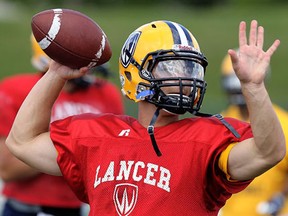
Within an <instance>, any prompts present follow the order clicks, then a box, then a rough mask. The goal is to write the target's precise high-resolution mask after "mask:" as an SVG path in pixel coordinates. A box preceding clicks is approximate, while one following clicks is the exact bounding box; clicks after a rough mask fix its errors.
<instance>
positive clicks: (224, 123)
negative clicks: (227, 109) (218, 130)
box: [194, 112, 241, 138]
mask: <svg viewBox="0 0 288 216" xmlns="http://www.w3.org/2000/svg"><path fill="white" fill-rule="evenodd" d="M194 115H195V116H200V117H215V118H217V119H219V121H221V123H222V124H223V125H224V126H225V127H226V128H227V129H228V130H229V131H231V133H232V134H233V135H234V136H235V137H236V138H240V137H241V136H240V134H239V133H238V132H237V131H236V130H235V128H234V127H233V126H232V125H231V124H229V123H228V122H227V121H226V120H225V119H224V118H223V116H222V115H221V114H214V115H211V114H206V113H199V112H197V113H194Z"/></svg>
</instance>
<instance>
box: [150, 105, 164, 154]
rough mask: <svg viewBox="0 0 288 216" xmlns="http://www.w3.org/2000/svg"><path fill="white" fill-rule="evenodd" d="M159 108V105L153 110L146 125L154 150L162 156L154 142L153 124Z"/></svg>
mask: <svg viewBox="0 0 288 216" xmlns="http://www.w3.org/2000/svg"><path fill="white" fill-rule="evenodd" d="M160 109H161V108H159V107H158V108H157V110H156V111H155V113H154V115H153V117H152V119H151V122H150V124H149V126H148V127H147V131H148V134H149V135H150V139H151V142H152V145H153V148H154V151H155V152H156V154H157V156H158V157H160V156H162V153H161V151H160V149H159V148H158V145H157V142H156V139H155V136H154V125H155V123H156V120H157V118H158V116H159V111H160Z"/></svg>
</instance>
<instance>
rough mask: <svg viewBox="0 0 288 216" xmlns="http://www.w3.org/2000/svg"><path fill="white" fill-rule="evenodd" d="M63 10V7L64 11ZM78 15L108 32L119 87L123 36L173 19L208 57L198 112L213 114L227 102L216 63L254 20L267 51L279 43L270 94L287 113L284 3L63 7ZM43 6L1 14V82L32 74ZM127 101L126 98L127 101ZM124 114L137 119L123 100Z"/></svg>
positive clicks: (287, 46)
mask: <svg viewBox="0 0 288 216" xmlns="http://www.w3.org/2000/svg"><path fill="white" fill-rule="evenodd" d="M62 7H63V6H62ZM65 7H66V8H71V9H75V10H79V11H81V12H83V13H86V14H87V15H88V16H90V17H92V18H93V19H94V20H95V21H96V22H98V23H99V24H100V25H101V27H102V28H103V29H104V31H105V32H106V34H107V36H108V38H109V40H110V43H111V45H112V49H113V56H112V59H111V67H112V69H113V70H114V71H115V76H114V77H113V78H112V79H111V80H112V81H113V82H115V83H116V84H117V85H119V80H118V65H117V64H118V56H119V53H120V49H121V46H122V44H123V43H124V41H125V39H126V38H127V36H128V35H129V34H130V33H131V32H132V31H133V30H135V29H136V28H137V27H138V26H140V25H142V24H144V23H146V22H149V21H152V20H159V19H165V20H172V21H176V22H179V23H181V24H183V25H184V26H186V27H187V28H188V29H190V30H191V32H192V33H193V34H194V36H195V37H196V38H197V40H198V42H199V44H200V46H201V50H202V52H204V54H205V55H206V56H207V58H208V61H209V66H208V68H207V73H206V80H207V82H208V90H207V93H206V97H205V99H204V103H203V108H202V111H204V112H211V113H216V112H220V111H221V110H222V109H223V108H224V107H225V106H226V98H225V95H224V94H223V92H222V90H221V85H220V64H221V61H222V58H223V57H224V55H225V54H226V52H227V50H228V48H234V47H237V46H238V38H237V37H238V24H239V22H240V21H241V20H245V21H247V22H250V21H251V20H252V19H257V20H258V21H259V23H260V24H261V25H263V26H264V27H265V33H266V34H265V36H266V38H265V39H266V41H265V48H268V46H270V44H271V43H272V42H273V40H274V39H276V38H279V39H280V40H281V45H280V48H279V49H278V50H277V52H276V53H275V55H274V56H273V58H272V62H271V67H272V76H271V78H270V80H269V86H268V89H269V92H270V95H271V98H272V100H273V101H274V102H276V103H278V104H279V105H281V106H282V107H285V108H288V97H286V94H285V93H286V92H287V90H288V85H287V84H286V83H287V81H288V75H286V73H287V72H286V67H287V64H288V52H287V50H288V40H287V39H288V28H287V26H288V25H287V24H288V16H287V10H288V4H285V5H262V6H261V5H254V6H251V7H247V6H246V7H244V6H239V5H238V6H237V5H223V6H217V7H214V8H210V9H201V8H193V7H187V6H181V5H170V6H167V5H165V6H164V5H156V6H149V7H148V6H135V7H133V6H129V7H121V8H119V7H117V8H116V7H101V8H98V7H84V6H79V5H78V6H77V5H72V6H68V5H67V6H65ZM45 9H50V7H47V6H44V5H43V6H37V7H33V9H32V8H29V7H21V8H12V9H9V10H10V12H9V11H8V9H7V10H6V12H9V13H7V14H8V17H5V15H4V14H3V11H5V8H3V7H2V9H1V10H2V11H0V14H1V17H0V29H1V30H0V78H3V77H5V76H8V75H11V74H16V73H22V72H31V71H34V69H33V68H32V66H31V64H30V41H29V37H30V34H31V27H30V21H31V17H32V16H33V15H34V14H35V13H37V12H39V11H42V10H45ZM125 100H126V99H125ZM126 112H127V113H128V114H131V115H133V116H136V106H135V104H134V103H132V102H128V100H126Z"/></svg>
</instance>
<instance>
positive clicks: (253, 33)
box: [249, 20, 258, 45]
mask: <svg viewBox="0 0 288 216" xmlns="http://www.w3.org/2000/svg"><path fill="white" fill-rule="evenodd" d="M257 25H258V23H257V21H256V20H252V22H251V25H250V34H249V45H256V43H257Z"/></svg>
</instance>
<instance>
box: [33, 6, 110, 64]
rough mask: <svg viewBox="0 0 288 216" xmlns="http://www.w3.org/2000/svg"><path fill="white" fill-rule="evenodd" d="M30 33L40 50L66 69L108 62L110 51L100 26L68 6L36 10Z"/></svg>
mask: <svg viewBox="0 0 288 216" xmlns="http://www.w3.org/2000/svg"><path fill="white" fill-rule="evenodd" d="M31 27H32V33H33V35H34V37H35V39H36V41H37V42H38V44H39V45H40V47H41V48H42V50H43V51H44V52H45V53H46V54H47V55H48V56H49V57H50V58H51V59H53V60H55V61H57V62H59V63H61V64H63V65H66V66H68V67H70V68H74V69H78V68H81V67H84V66H88V67H89V68H93V67H95V66H98V65H101V64H104V63H105V62H107V61H109V59H110V58H111V55H112V50H111V47H110V44H109V41H108V38H107V36H106V34H105V33H104V31H103V30H102V28H101V27H100V26H99V25H98V24H97V23H96V22H95V21H93V20H92V19H91V18H90V17H88V16H86V15H85V14H83V13H80V12H78V11H75V10H70V9H50V10H45V11H42V12H39V13H37V14H35V15H34V16H33V17H32V20H31Z"/></svg>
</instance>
